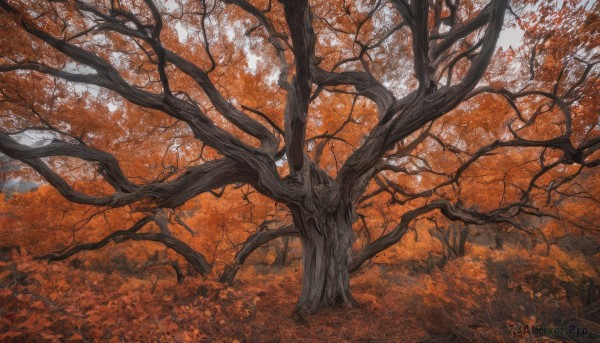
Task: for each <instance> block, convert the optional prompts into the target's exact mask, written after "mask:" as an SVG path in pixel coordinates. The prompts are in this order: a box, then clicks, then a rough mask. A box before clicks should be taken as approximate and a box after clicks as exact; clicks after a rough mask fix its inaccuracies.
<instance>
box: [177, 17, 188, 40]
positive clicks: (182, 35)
mask: <svg viewBox="0 0 600 343" xmlns="http://www.w3.org/2000/svg"><path fill="white" fill-rule="evenodd" d="M175 30H176V31H177V39H178V40H179V43H185V42H187V40H188V37H189V34H190V32H189V31H188V30H187V29H186V28H185V26H183V24H181V22H177V24H175Z"/></svg>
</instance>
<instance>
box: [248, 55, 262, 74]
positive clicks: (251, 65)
mask: <svg viewBox="0 0 600 343" xmlns="http://www.w3.org/2000/svg"><path fill="white" fill-rule="evenodd" d="M260 59H261V58H260V56H258V55H255V54H253V53H252V52H251V51H248V50H246V64H247V65H248V70H249V71H250V72H251V73H252V75H254V74H255V73H256V64H257V62H258V61H259V60H260Z"/></svg>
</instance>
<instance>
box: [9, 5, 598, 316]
mask: <svg viewBox="0 0 600 343" xmlns="http://www.w3.org/2000/svg"><path fill="white" fill-rule="evenodd" d="M0 5H1V7H2V12H1V13H2V14H1V22H2V30H3V35H2V38H1V39H2V54H1V56H2V62H1V66H0V72H1V74H0V75H1V82H2V84H1V90H2V93H1V96H2V98H1V99H2V102H1V105H0V106H2V117H0V120H1V121H2V127H3V129H2V132H0V151H1V152H2V153H4V154H5V155H7V156H9V157H11V158H13V159H16V160H20V161H22V162H23V163H25V164H26V165H28V166H29V167H30V168H31V169H32V170H34V171H35V172H37V173H38V174H39V175H41V176H42V177H43V178H44V179H45V180H46V182H47V183H49V184H50V185H52V186H53V187H55V188H56V189H57V190H58V191H59V192H60V194H62V195H63V196H64V197H65V198H66V199H68V200H69V201H72V202H75V203H78V204H86V205H92V206H97V207H100V208H124V207H126V208H130V209H134V210H135V211H134V212H135V213H137V214H136V215H135V218H134V219H135V223H134V224H133V225H132V226H131V227H130V228H129V229H124V230H118V231H115V232H112V233H110V234H109V235H108V236H107V237H105V238H104V239H102V240H100V241H98V242H95V243H85V244H79V245H77V244H76V245H74V246H72V247H71V248H69V249H66V250H64V251H61V252H59V253H57V254H51V255H48V256H46V257H47V258H48V259H51V260H59V259H65V258H67V257H69V256H72V255H74V254H76V253H77V252H79V251H82V250H88V249H95V248H100V247H103V246H105V245H106V244H108V243H110V242H111V241H122V240H150V241H158V242H161V243H163V244H165V245H166V246H167V247H169V248H171V249H173V250H175V251H176V252H178V253H179V254H181V255H183V256H184V257H185V258H186V260H187V261H188V262H190V263H191V264H192V265H193V266H194V267H195V268H196V269H197V270H198V271H199V272H201V273H207V272H208V271H209V270H210V268H211V266H210V263H208V262H207V260H206V258H205V257H204V256H203V255H202V254H200V253H198V252H197V251H194V250H193V249H192V248H190V246H189V245H187V244H186V243H185V242H184V241H182V240H180V239H178V238H176V237H175V236H174V235H173V234H172V233H171V232H170V230H169V223H168V221H167V220H166V219H165V218H166V216H167V215H166V214H165V213H166V209H177V208H179V207H181V206H182V205H183V204H185V203H186V202H188V201H189V200H190V199H193V198H195V197H197V196H199V195H200V194H203V193H207V192H213V193H214V194H215V195H218V194H219V193H218V192H220V191H215V190H221V191H222V190H224V191H227V190H230V189H232V188H236V187H240V185H243V184H247V185H250V186H251V187H252V188H253V189H254V190H255V191H256V192H259V193H260V194H262V195H263V196H265V197H267V198H270V199H272V200H274V201H276V202H278V203H281V204H284V205H285V206H286V207H287V208H288V209H289V212H290V214H291V217H292V221H293V225H288V224H285V225H283V226H282V227H281V228H279V229H267V230H263V231H259V232H257V233H256V234H255V235H252V236H251V237H249V238H248V240H247V241H246V243H245V244H246V245H245V246H244V247H243V248H242V250H241V251H240V253H239V254H238V256H237V257H236V262H235V263H234V265H232V266H231V268H230V269H228V270H226V274H227V275H226V274H224V276H223V279H224V280H230V279H231V277H232V276H231V275H235V270H236V268H238V267H239V264H241V263H243V261H244V259H245V257H246V256H247V255H248V254H249V253H251V252H252V250H254V249H255V248H256V247H257V246H259V245H261V244H264V243H266V242H268V241H269V240H272V239H274V238H277V237H281V236H284V235H299V237H300V239H301V242H302V247H303V257H302V258H303V261H302V266H303V285H302V291H301V295H300V299H299V301H298V305H297V308H296V312H298V313H300V314H303V313H312V312H314V311H315V310H317V309H318V308H320V307H328V306H335V305H346V306H352V305H354V304H355V301H354V299H353V297H352V294H351V291H350V285H349V273H350V272H352V271H355V270H357V269H359V268H360V266H361V265H362V264H363V263H364V262H365V261H367V260H369V259H371V258H372V257H373V256H375V255H377V254H378V253H380V252H381V251H383V250H385V249H387V248H389V247H390V246H392V245H394V244H396V243H397V242H398V241H399V240H400V239H401V238H402V236H403V235H404V233H405V232H406V231H407V230H408V228H409V225H410V223H411V222H413V221H414V220H415V219H418V218H420V217H422V216H423V215H425V214H431V213H439V214H441V215H442V216H445V217H447V218H448V219H450V220H454V221H461V222H463V223H466V224H474V225H478V224H485V223H507V224H510V225H513V226H516V227H518V228H520V229H522V230H524V231H529V230H528V228H526V227H524V226H523V225H521V224H520V218H521V217H523V216H551V217H555V218H558V217H559V214H557V211H556V210H552V209H551V208H550V207H551V206H550V204H554V202H553V201H551V200H556V199H560V198H562V197H569V196H578V197H581V198H584V199H587V200H589V201H594V199H595V198H596V194H594V193H592V192H591V191H589V192H585V191H582V189H583V188H584V186H582V185H584V183H585V182H586V180H585V179H582V177H581V175H583V174H586V173H588V174H587V175H589V172H588V170H589V168H593V167H597V166H598V165H599V164H600V155H599V154H598V153H597V151H598V148H600V135H599V134H598V133H599V132H598V125H597V113H598V107H597V104H598V99H597V97H598V96H597V95H595V94H599V92H598V86H599V85H600V84H599V83H598V82H597V77H598V69H597V67H596V65H597V62H598V49H597V46H598V41H599V40H598V30H597V22H598V21H597V20H595V19H597V15H596V14H595V12H594V10H595V11H596V13H597V10H598V4H593V5H592V6H593V9H594V10H589V9H586V8H585V7H583V6H582V5H580V4H578V3H577V2H569V1H565V2H564V5H563V8H562V10H560V11H559V10H557V9H556V8H555V7H554V5H553V4H551V3H539V2H538V1H524V2H523V3H518V2H515V3H513V4H512V7H509V2H508V0H492V1H491V2H489V3H486V4H483V3H481V2H480V1H461V2H459V1H452V0H446V1H442V0H433V1H407V0H392V1H379V0H378V1H368V2H364V3H363V2H357V3H350V2H346V1H343V2H341V3H339V2H327V1H313V2H311V4H310V5H309V3H308V1H307V0H297V1H296V0H293V1H292V0H283V1H280V3H275V2H271V1H258V0H257V1H247V0H227V1H220V2H218V1H207V0H201V1H176V2H167V3H166V4H161V5H159V4H158V3H157V2H153V1H151V0H145V1H124V0H121V1H119V0H116V1H97V2H87V1H85V2H84V1H46V2H37V1H34V2H31V1H26V0H20V1H16V0H15V1H10V0H0ZM507 11H508V12H510V13H511V14H510V15H512V16H515V17H516V18H517V22H518V23H519V25H520V27H521V29H523V30H524V31H525V44H524V45H523V46H522V47H521V48H515V49H513V48H510V49H508V50H500V51H499V52H497V49H496V45H497V41H498V37H499V35H500V32H501V30H502V28H503V24H504V22H505V14H506V13H507ZM517 13H518V14H517ZM532 13H545V14H546V16H534V14H532ZM561 20H570V22H571V23H572V24H573V25H569V24H564V26H561V24H560V21H561ZM569 28H573V29H574V30H576V31H577V37H578V38H577V39H576V40H571V39H570V38H569V37H570V36H572V32H570V31H568V30H569ZM519 54H522V56H519ZM522 66H527V68H520V67H522ZM511 67H513V68H516V70H518V71H519V72H516V73H513V72H512V71H511V70H510V68H511ZM521 70H526V71H528V72H530V75H527V76H528V78H527V77H525V78H523V76H524V75H523V73H521V72H520V71H521ZM486 71H487V73H486ZM511 73H512V74H511ZM461 126H462V127H463V128H464V132H460V130H459V129H458V128H460V127H461ZM32 131H41V132H42V133H44V134H45V138H46V139H47V140H49V142H47V144H45V145H43V146H40V147H30V146H28V145H27V144H25V143H24V142H19V140H18V139H16V138H15V137H16V135H18V134H19V133H22V132H32ZM515 170H518V173H514V171H515ZM483 171H489V173H487V174H486V173H483ZM498 173H499V175H498ZM591 175H594V174H593V173H592V174H591ZM227 185H233V187H231V186H230V187H226V186H227ZM574 185H575V186H574ZM462 194H469V195H468V196H462ZM384 195H385V196H388V201H389V203H390V204H392V205H394V206H395V205H399V206H400V210H395V211H396V212H395V213H396V215H397V217H396V219H395V221H396V222H397V225H396V226H395V227H393V228H392V229H391V230H390V231H388V232H387V233H385V234H383V235H381V236H380V237H378V238H377V239H374V240H370V239H369V240H368V241H367V243H366V244H364V246H363V247H362V249H361V250H360V251H355V252H353V250H352V248H353V244H354V242H355V234H354V232H353V226H355V227H357V226H359V225H360V223H361V222H362V223H363V224H365V226H366V225H367V224H366V223H367V221H368V218H365V213H367V212H368V211H369V206H370V204H372V202H371V200H373V199H375V198H377V197H381V196H384ZM546 200H547V201H546ZM476 205H477V206H476ZM398 211H403V212H402V213H401V214H400V215H398V214H397V213H398ZM359 219H361V220H359ZM180 220H181V218H180ZM572 222H574V223H576V225H579V226H580V227H582V228H587V229H590V228H593V225H591V224H589V223H586V222H578V221H577V218H572ZM148 223H155V224H156V226H157V227H158V229H159V231H160V232H159V233H151V232H146V233H142V232H140V231H141V230H142V228H144V226H145V225H146V224H148ZM183 225H185V224H183Z"/></svg>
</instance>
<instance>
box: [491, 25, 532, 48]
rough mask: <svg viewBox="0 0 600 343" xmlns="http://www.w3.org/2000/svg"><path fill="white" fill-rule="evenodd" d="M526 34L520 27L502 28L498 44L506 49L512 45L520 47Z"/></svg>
mask: <svg viewBox="0 0 600 343" xmlns="http://www.w3.org/2000/svg"><path fill="white" fill-rule="evenodd" d="M524 34H525V31H523V30H521V29H520V28H518V27H510V28H505V29H503V30H502V32H500V37H499V38H498V43H497V44H496V46H497V47H498V48H502V49H504V50H506V49H508V48H510V47H513V48H518V47H519V46H521V45H522V44H523V35H524Z"/></svg>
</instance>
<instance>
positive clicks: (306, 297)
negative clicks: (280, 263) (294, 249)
mask: <svg viewBox="0 0 600 343" xmlns="http://www.w3.org/2000/svg"><path fill="white" fill-rule="evenodd" d="M292 214H293V217H294V224H295V225H296V227H297V228H299V231H300V237H301V241H302V268H303V280H302V293H301V294H300V300H299V301H298V305H297V306H296V310H295V312H296V313H298V314H301V315H302V314H310V313H313V312H315V311H316V310H317V309H319V308H321V307H333V306H353V305H355V304H356V301H355V300H354V298H353V297H352V293H351V292H350V282H349V273H348V265H349V261H350V258H351V248H352V243H353V242H354V234H353V232H352V219H351V216H352V211H351V209H350V208H347V207H342V208H338V209H336V210H335V211H333V212H322V211H317V212H308V211H306V210H303V209H294V210H292Z"/></svg>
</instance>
